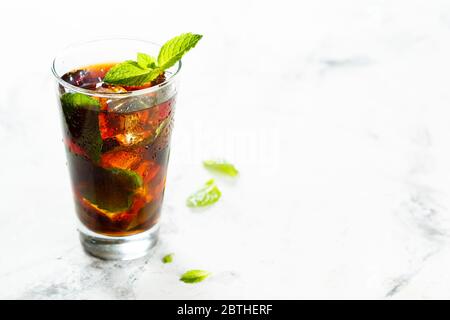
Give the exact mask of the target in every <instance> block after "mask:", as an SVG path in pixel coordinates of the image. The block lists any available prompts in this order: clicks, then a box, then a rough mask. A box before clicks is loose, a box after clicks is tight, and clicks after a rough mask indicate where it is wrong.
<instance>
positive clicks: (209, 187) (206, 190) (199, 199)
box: [186, 179, 222, 208]
mask: <svg viewBox="0 0 450 320" xmlns="http://www.w3.org/2000/svg"><path fill="white" fill-rule="evenodd" d="M221 196H222V193H221V192H220V190H219V188H218V187H217V186H216V184H215V182H214V179H211V180H209V181H207V182H206V183H205V185H204V186H203V188H201V189H200V190H198V191H197V192H196V193H194V194H192V195H191V196H189V197H188V198H187V200H186V205H187V206H188V207H192V208H194V207H205V206H209V205H211V204H213V203H215V202H217V201H218V200H219V199H220V197H221Z"/></svg>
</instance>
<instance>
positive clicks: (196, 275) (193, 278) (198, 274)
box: [180, 270, 211, 283]
mask: <svg viewBox="0 0 450 320" xmlns="http://www.w3.org/2000/svg"><path fill="white" fill-rule="evenodd" d="M210 275H211V273H210V272H208V271H204V270H189V271H186V272H185V273H184V274H183V275H182V276H181V277H180V280H181V281H183V282H184V283H197V282H201V281H203V280H205V279H206V278H207V277H209V276H210Z"/></svg>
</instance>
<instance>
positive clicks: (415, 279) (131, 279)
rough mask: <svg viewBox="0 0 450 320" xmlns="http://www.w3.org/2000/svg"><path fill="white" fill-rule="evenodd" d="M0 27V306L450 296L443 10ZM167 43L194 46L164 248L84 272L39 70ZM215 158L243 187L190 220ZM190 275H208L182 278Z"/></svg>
mask: <svg viewBox="0 0 450 320" xmlns="http://www.w3.org/2000/svg"><path fill="white" fill-rule="evenodd" d="M0 30H1V45H0V47H1V49H0V59H1V60H0V62H1V69H0V70H1V74H0V199H1V209H0V213H1V215H0V249H1V256H0V297H1V298H9V299H17V298H32V299H55V298H63V299H79V298H82V299H85V298H87V299H89V298H101V299H103V298H105V299H128V298H130V299H134V298H137V299H168V298H187V299H191V298H192V299H194V298H212V299H215V298H255V299H257V298H288V299H291V298H297V299H298V298H449V297H450V294H449V292H450V290H449V289H448V288H449V287H450V277H449V273H450V271H449V270H450V250H449V236H450V219H449V215H450V212H449V209H448V208H449V204H450V152H449V150H450V148H449V145H450V143H449V142H450V126H449V119H450V113H449V111H448V108H449V103H450V90H449V76H448V75H449V74H450V64H449V62H448V60H449V57H450V40H449V39H450V3H449V2H448V1H439V0H433V1H431V0H429V1H413V0H401V1H400V0H398V1H375V0H373V1H372V0H364V1H361V0H340V1H336V0H330V1H325V0H321V1H276V2H274V1H221V2H219V1H84V0H79V1H70V2H69V1H58V2H56V1H54V2H42V1H17V0H16V1H12V2H11V1H2V3H1V4H0ZM182 32H195V33H200V34H203V35H204V38H203V39H202V40H201V42H200V43H199V44H198V46H197V47H196V48H195V49H194V50H193V51H192V52H190V53H189V54H188V55H187V56H186V58H185V59H184V66H183V71H182V77H181V83H182V86H181V92H180V95H179V99H178V104H177V114H176V126H175V132H174V137H173V139H172V146H173V148H172V152H171V162H170V168H169V177H168V181H167V188H166V199H165V207H164V220H163V224H162V236H161V242H160V244H159V245H158V247H157V250H156V253H155V254H154V255H153V256H152V257H150V258H144V259H140V260H137V261H132V262H102V261H99V260H96V259H93V258H90V257H88V256H86V255H85V254H84V253H83V252H82V250H81V248H80V245H79V243H78V239H77V233H76V228H75V222H76V221H75V214H74V212H73V207H72V199H71V194H70V186H69V181H68V174H67V168H66V166H65V155H64V148H63V144H62V142H61V140H62V134H61V130H60V124H59V119H58V116H59V114H58V110H57V108H56V99H55V94H54V91H53V90H54V88H53V79H52V78H51V74H50V64H51V60H52V58H53V56H54V55H55V54H56V53H57V52H58V50H59V49H61V48H63V47H65V46H66V45H68V44H70V43H72V42H76V41H80V40H87V39H92V38H99V37H111V36H126V37H133V38H143V39H148V40H151V41H155V42H159V43H162V42H164V41H166V40H167V39H169V38H171V37H172V36H174V35H177V34H180V33H182ZM99 62H100V61H99ZM212 157H224V158H226V159H228V160H229V161H231V162H233V163H235V164H236V165H237V166H238V168H239V169H240V172H241V174H240V177H239V178H238V179H236V180H230V179H223V178H220V177H217V182H218V184H219V186H220V188H221V190H222V192H223V197H222V199H221V200H220V201H219V202H218V203H217V204H215V205H214V206H212V207H211V208H208V209H207V210H201V211H192V210H190V209H188V208H186V207H185V204H184V202H185V198H186V197H187V195H189V194H190V193H191V192H192V191H194V190H195V189H197V188H198V187H199V186H201V185H202V184H203V183H204V182H205V181H206V180H207V179H208V178H209V177H210V176H211V174H210V173H208V172H207V171H205V170H204V169H203V168H202V166H201V161H202V160H205V159H208V158H212ZM168 252H174V253H175V261H174V263H173V264H170V265H163V264H162V263H161V262H160V258H161V257H162V256H163V255H164V254H166V253H168ZM192 268H196V269H197V268H201V269H206V270H209V271H211V272H212V273H213V276H212V277H211V278H210V279H208V280H207V281H205V282H203V283H200V284H197V285H187V284H184V283H182V282H180V281H178V277H179V275H180V274H181V273H183V272H184V271H185V270H187V269H192Z"/></svg>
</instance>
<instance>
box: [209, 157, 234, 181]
mask: <svg viewBox="0 0 450 320" xmlns="http://www.w3.org/2000/svg"><path fill="white" fill-rule="evenodd" d="M203 166H205V168H207V169H210V170H213V171H217V172H220V173H223V174H226V175H229V176H231V177H235V176H237V175H238V173H239V171H238V170H237V169H236V168H235V166H234V165H232V164H231V163H229V162H227V161H225V160H206V161H203Z"/></svg>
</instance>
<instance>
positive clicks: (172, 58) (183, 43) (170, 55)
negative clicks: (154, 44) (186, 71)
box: [158, 33, 203, 70]
mask: <svg viewBox="0 0 450 320" xmlns="http://www.w3.org/2000/svg"><path fill="white" fill-rule="evenodd" d="M202 37H203V36H202V35H199V34H192V33H183V34H181V35H179V36H177V37H175V38H172V39H170V40H169V41H167V42H166V43H165V44H164V45H163V46H162V47H161V50H160V51H159V54H158V68H160V69H162V70H165V69H168V68H170V67H171V66H173V65H174V64H175V63H177V61H178V60H180V59H181V57H183V55H184V54H185V53H186V52H188V51H189V50H191V49H192V48H193V47H195V45H196V44H197V42H199V41H200V39H201V38H202Z"/></svg>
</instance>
